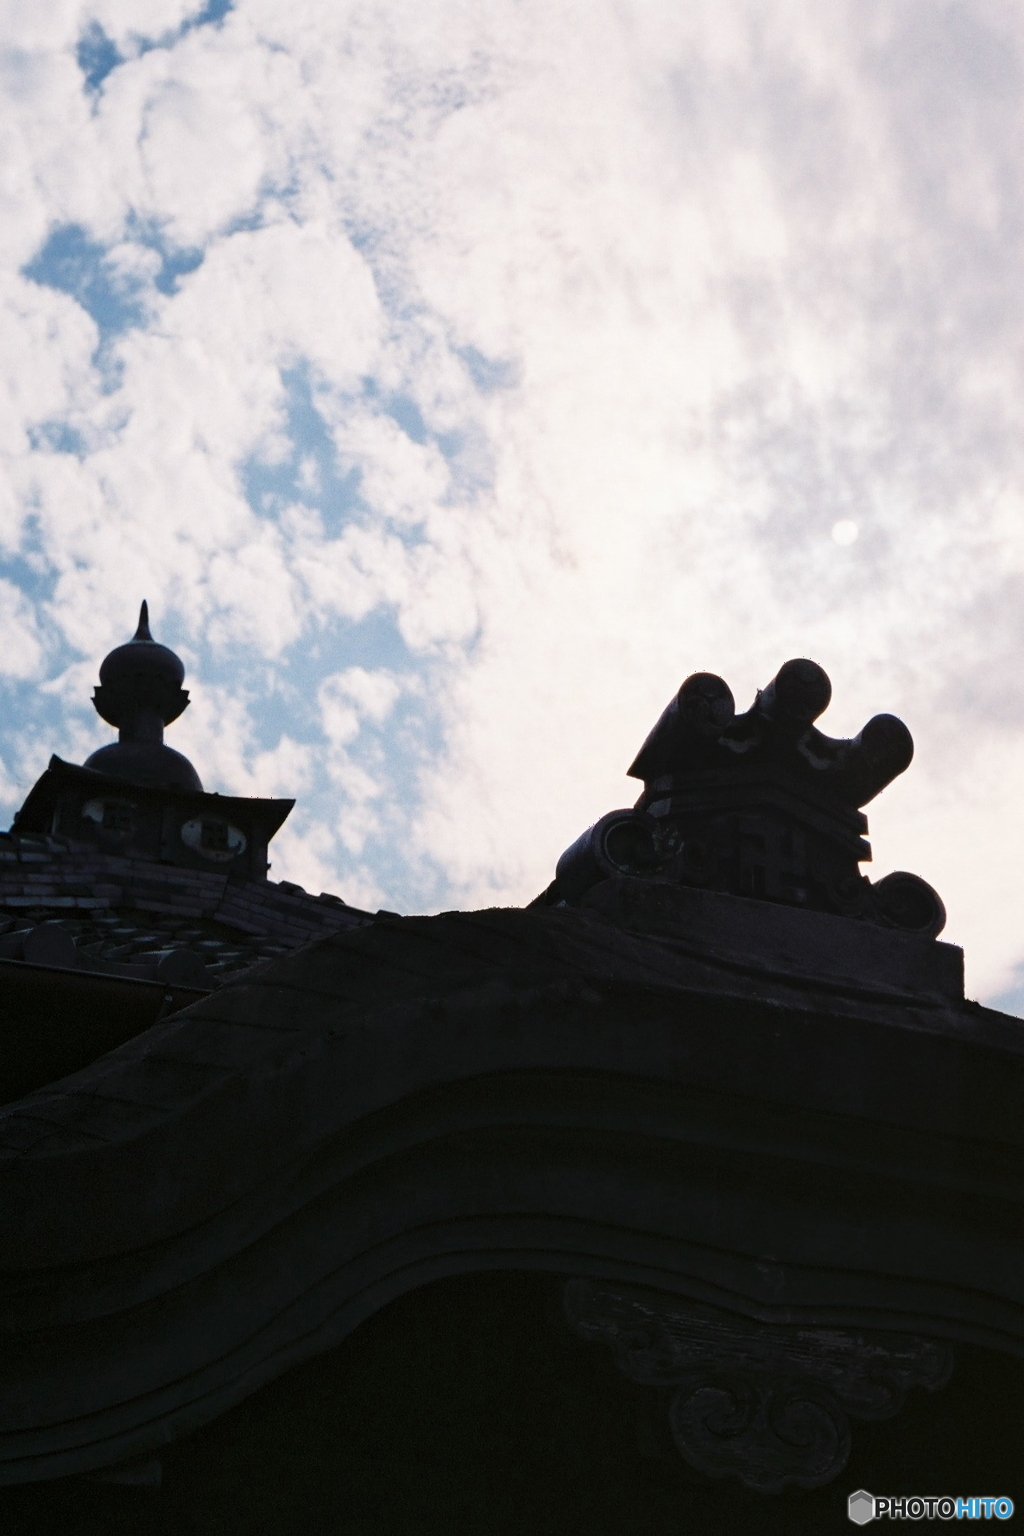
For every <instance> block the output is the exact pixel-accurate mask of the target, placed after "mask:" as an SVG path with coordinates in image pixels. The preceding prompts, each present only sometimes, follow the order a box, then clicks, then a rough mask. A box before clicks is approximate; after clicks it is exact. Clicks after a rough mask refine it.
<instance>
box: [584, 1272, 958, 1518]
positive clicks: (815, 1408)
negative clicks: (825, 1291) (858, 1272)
mask: <svg viewBox="0 0 1024 1536" xmlns="http://www.w3.org/2000/svg"><path fill="white" fill-rule="evenodd" d="M565 1310H566V1315H567V1317H568V1320H569V1324H570V1326H571V1328H572V1329H573V1331H574V1332H575V1333H576V1334H578V1335H579V1336H580V1337H581V1338H584V1339H590V1340H599V1341H603V1342H604V1343H606V1344H609V1345H610V1346H611V1349H612V1353H613V1356H614V1359H615V1363H616V1365H617V1366H618V1368H619V1370H620V1371H621V1372H622V1374H623V1375H624V1376H625V1377H626V1378H627V1379H628V1380H629V1381H630V1382H632V1383H634V1384H635V1385H637V1386H639V1387H645V1388H649V1389H652V1391H653V1393H654V1394H655V1395H656V1396H658V1397H660V1398H662V1399H663V1400H665V1401H666V1402H667V1409H668V1424H669V1428H670V1430H671V1435H672V1439H673V1440H674V1442H675V1445H676V1447H677V1448H678V1450H679V1452H680V1453H681V1454H682V1456H683V1457H684V1458H685V1460H686V1461H687V1462H688V1463H689V1464H690V1465H691V1466H693V1467H695V1468H697V1470H698V1471H700V1472H704V1473H706V1474H708V1475H709V1476H711V1477H729V1476H731V1477H736V1478H738V1479H739V1481H740V1482H741V1483H743V1484H744V1486H745V1487H747V1488H751V1489H753V1490H755V1491H756V1492H758V1493H777V1492H779V1491H780V1490H781V1489H782V1488H784V1487H785V1486H786V1485H787V1484H788V1483H792V1484H795V1485H796V1486H798V1487H801V1488H817V1487H820V1486H821V1485H822V1484H824V1483H828V1482H831V1481H832V1479H833V1478H835V1477H837V1476H838V1474H839V1473H840V1472H841V1471H842V1469H843V1467H844V1466H845V1465H846V1462H847V1459H848V1457H849V1454H850V1418H851V1416H852V1417H854V1418H859V1419H885V1418H889V1417H891V1416H892V1415H893V1414H896V1413H898V1412H899V1410H900V1408H901V1407H902V1405H903V1401H904V1398H905V1397H906V1394H907V1392H908V1390H909V1389H910V1387H912V1386H921V1387H926V1388H928V1389H929V1390H931V1391H934V1390H936V1389H937V1388H939V1387H941V1386H944V1385H945V1383H946V1382H947V1381H948V1379H949V1376H950V1372H951V1371H952V1369H953V1351H952V1349H951V1347H950V1346H949V1345H947V1344H944V1343H941V1342H939V1341H936V1340H934V1339H925V1338H919V1337H915V1336H913V1335H907V1334H878V1333H862V1332H860V1331H857V1330H853V1329H845V1328H815V1327H807V1326H802V1325H792V1326H782V1325H777V1324H765V1323H758V1322H753V1321H751V1320H750V1319H748V1318H744V1317H740V1316H738V1315H735V1314H732V1313H725V1312H719V1311H717V1310H715V1309H713V1308H710V1307H706V1306H702V1305H699V1304H696V1303H693V1304H691V1303H689V1302H684V1301H682V1300H677V1299H676V1298H673V1297H670V1296H667V1295H664V1294H662V1293H659V1292H656V1291H646V1290H641V1289H638V1288H634V1287H630V1286H612V1285H608V1284H605V1283H604V1282H601V1281H591V1280H570V1281H569V1282H568V1284H567V1285H566V1287H565Z"/></svg>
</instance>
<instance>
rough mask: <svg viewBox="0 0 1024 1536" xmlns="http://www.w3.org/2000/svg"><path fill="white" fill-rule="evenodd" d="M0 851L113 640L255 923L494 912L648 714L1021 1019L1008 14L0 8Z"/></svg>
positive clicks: (89, 746) (1020, 39) (77, 738)
mask: <svg viewBox="0 0 1024 1536" xmlns="http://www.w3.org/2000/svg"><path fill="white" fill-rule="evenodd" d="M0 11H2V18H3V19H2V25H0V90H2V91H3V98H4V99H3V102H2V104H0V303H2V305H3V318H2V322H0V324H2V333H3V339H4V345H3V348H2V351H0V455H2V460H3V463H2V470H0V759H2V762H0V820H2V824H3V825H7V824H8V821H9V818H10V817H11V816H12V815H13V813H14V811H15V810H16V809H17V807H18V805H19V804H20V803H21V801H22V799H23V798H24V796H25V794H26V793H27V790H28V789H29V787H30V786H31V784H32V783H33V782H34V780H35V778H36V777H37V776H38V774H39V773H40V772H41V771H42V769H43V768H44V767H45V765H46V762H47V760H48V758H49V756H50V754H51V752H57V753H58V754H59V755H60V756H62V757H64V758H66V759H68V760H70V761H77V762H81V761H82V760H83V758H84V757H85V756H86V755H87V754H88V752H90V751H91V750H93V748H95V747H96V746H99V745H101V744H102V743H104V742H105V741H108V740H110V739H111V732H110V730H109V728H108V727H106V726H105V725H104V724H103V722H102V721H100V720H99V718H98V717H97V716H96V715H95V713H94V711H93V709H92V707H91V704H90V696H91V692H92V687H93V685H94V684H95V682H96V680H97V670H98V666H99V662H100V660H101V659H102V657H103V655H104V654H105V653H106V652H107V650H109V649H110V648H111V647H112V646H114V645H116V644H119V643H120V642H122V641H123V640H125V639H127V638H128V637H129V636H130V635H131V634H132V632H133V631H134V628H135V623H136V619H137V614H138V607H139V603H140V601H141V600H142V598H146V599H148V602H149V607H150V615H151V621H152V626H153V632H154V634H155V636H156V638H157V639H159V640H163V641H164V642H165V643H167V644H169V645H171V646H173V647H174V648H175V649H176V650H177V651H178V652H179V654H180V655H181V656H182V658H183V660H184V661H185V663H186V666H187V669H188V677H187V680H186V685H187V686H188V687H189V689H190V691H191V695H192V705H191V707H190V708H189V709H188V711H187V712H186V714H185V715H184V716H183V717H182V718H181V720H179V721H178V722H177V723H175V724H174V725H173V726H172V727H171V728H170V730H169V732H168V741H169V744H170V745H172V746H174V747H176V748H177V749H178V750H179V751H182V752H185V753H186V754H187V755H188V756H189V757H190V758H191V759H192V761H193V762H194V763H195V765H196V768H197V770H198V771H199V774H200V776H201V778H202V780H203V783H204V785H205V787H206V788H207V789H211V790H219V791H221V792H223V793H232V794H261V795H289V796H291V795H294V796H295V797H296V798H297V802H298V803H297V805H296V808H295V810H294V811H293V813H292V815H291V817H290V819H289V821H288V822H287V823H286V825H285V828H284V829H283V830H282V832H281V833H280V834H279V835H278V837H277V838H276V839H275V842H274V845H273V849H272V858H273V861H274V862H273V869H272V871H271V876H272V878H276V879H290V880H294V881H296V882H298V883H300V884H302V885H304V886H306V887H307V888H308V889H310V890H312V891H313V892H314V893H316V892H319V891H320V890H328V891H332V892H335V893H337V894H338V895H340V896H342V897H344V899H346V900H347V901H349V902H351V903H353V904H354V905H357V906H361V907H366V908H368V909H370V910H376V909H377V908H379V907H383V908H386V909H388V910H392V911H400V912H416V911H423V912H426V911H436V910H439V909H442V908H451V907H461V908H469V907H478V906H487V905H496V904H503V905H507V904H517V903H520V902H522V901H526V900H529V899H530V898H531V897H533V896H534V895H536V894H537V892H539V891H540V890H541V889H543V888H544V886H545V885H546V884H547V883H548V881H549V880H550V879H551V876H552V871H553V867H554V863H555V861H556V859H557V857H558V855H559V853H560V852H561V851H562V849H563V848H564V847H566V846H567V845H568V844H569V843H570V842H572V841H573V839H574V838H575V837H576V836H577V835H578V834H579V833H580V832H581V831H582V830H583V829H584V828H585V827H586V826H588V825H589V824H590V823H591V822H593V821H594V820H596V819H597V817H599V816H600V815H602V814H603V813H604V812H605V811H607V810H611V809H615V808H616V807H619V806H624V805H629V804H631V803H632V802H633V800H634V799H635V798H636V794H637V792H638V788H639V786H638V785H637V784H636V783H635V782H634V781H632V780H629V779H628V778H627V777H626V775H625V769H626V768H627V767H628V765H629V763H630V762H631V761H632V758H633V756H634V755H635V752H636V750H637V748H638V747H639V745H640V743H641V741H642V740H643V738H644V736H645V735H646V734H647V731H648V729H649V728H650V726H651V725H652V724H653V722H654V720H655V719H656V717H657V716H658V714H659V713H660V711H661V709H662V708H663V707H664V705H665V703H666V702H667V701H668V699H669V698H670V697H671V695H672V694H673V692H674V691H675V690H676V688H678V686H679V683H680V682H681V681H682V679H683V678H684V677H686V676H687V675H689V674H690V673H691V672H694V671H698V670H706V671H712V672H716V673H719V674H720V675H722V676H723V677H725V678H726V679H727V681H728V682H729V684H730V686H731V688H732V691H733V693H734V694H735V696H736V699H737V704H738V707H740V708H745V707H746V706H747V705H748V704H749V703H750V702H751V701H752V699H753V697H754V693H755V690H756V689H757V688H758V687H759V686H763V685H764V684H765V683H766V682H767V681H768V680H769V679H770V678H771V677H772V676H773V675H774V673H775V672H776V671H777V669H778V667H779V666H780V665H781V663H782V662H783V661H785V660H786V659H787V658H789V657H791V656H810V657H812V658H813V659H815V660H816V661H818V662H820V663H821V664H822V665H823V666H824V667H825V668H826V670H827V671H828V672H829V674H830V676H831V678H832V683H833V690H834V691H833V703H832V705H831V706H830V708H829V710H828V712H827V714H826V715H825V716H824V717H823V718H822V720H821V721H820V722H819V724H820V725H821V727H822V728H823V729H825V730H826V731H828V732H829V733H830V734H833V735H837V736H844V735H852V734H855V733H856V732H857V731H858V730H859V729H860V727H861V726H862V725H863V723H864V722H865V721H866V720H867V718H868V717H869V716H871V715H873V714H876V713H879V712H890V713H895V714H898V715H899V716H900V717H901V718H903V719H904V720H905V721H906V722H907V724H908V725H909V727H910V729H911V731H912V733H913V735H914V739H915V744H916V756H915V760H914V763H913V765H912V766H911V768H910V769H909V771H908V772H907V773H906V774H905V775H904V776H903V777H902V778H901V779H900V780H899V781H897V782H896V783H895V784H894V785H892V786H891V787H890V788H889V789H888V790H886V791H885V792H884V793H883V794H882V796H881V797H880V798H879V799H878V801H877V802H873V803H872V805H871V806H870V807H869V819H870V823H871V839H872V844H873V848H874V863H873V865H871V866H869V867H868V871H867V872H868V873H870V874H871V875H872V876H873V877H874V878H878V877H879V876H880V875H882V874H884V873H886V872H887V871H889V870H891V869H910V870H913V871H914V872H916V873H918V874H920V875H922V876H923V877H924V878H925V879H927V880H929V881H930V882H931V883H932V884H933V885H934V886H935V887H936V888H937V889H938V890H939V892H940V894H941V895H942V897H943V899H944V901H945V904H946V907H947V910H948V913H949V922H948V926H947V930H946V933H945V935H944V937H946V938H949V939H950V940H952V941H953V942H956V943H961V944H963V945H964V946H965V948H966V954H967V976H968V991H969V994H970V995H972V996H977V997H980V998H982V999H984V1000H986V1001H989V1002H993V1003H996V1004H998V1005H999V1006H1002V1007H1005V1008H1007V1009H1009V1010H1010V1011H1013V1012H1020V1013H1024V895H1022V894H1021V892H1020V888H1019V887H1020V880H1019V871H1020V869H1021V868H1022V864H1024V804H1022V797H1021V795H1020V793H1019V789H1018V786H1019V784H1020V782H1021V777H1022V769H1024V667H1022V658H1024V649H1022V648H1024V282H1022V277H1024V260H1022V258H1024V12H1022V10H1021V7H1020V5H1019V3H1017V0H1012V3H1011V0H1006V3H1004V0H964V3H961V4H945V3H942V0H850V3H845V0H813V3H812V0H776V3H774V4H773V5H772V6H770V7H766V6H765V5H764V4H763V0H750V3H747V0H694V3H692V4H688V5H685V6H682V5H680V4H679V0H585V3H584V0H392V3H384V4H374V3H365V4H358V3H348V0H330V3H327V0H288V3H287V4H285V3H284V0H235V3H233V4H232V3H231V0H208V3H207V4H206V5H205V6H202V5H200V4H198V3H196V0H130V3H129V0H50V3H49V4H47V5H46V6H32V5H28V4H26V3H25V0H2V4H0Z"/></svg>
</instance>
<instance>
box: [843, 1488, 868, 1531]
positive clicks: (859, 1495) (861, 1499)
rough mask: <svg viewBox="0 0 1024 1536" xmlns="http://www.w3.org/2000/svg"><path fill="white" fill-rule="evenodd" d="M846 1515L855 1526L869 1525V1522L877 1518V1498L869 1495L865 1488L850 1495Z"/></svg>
mask: <svg viewBox="0 0 1024 1536" xmlns="http://www.w3.org/2000/svg"><path fill="white" fill-rule="evenodd" d="M846 1513H847V1514H848V1515H849V1517H850V1519H851V1520H852V1521H853V1523H854V1525H867V1523H868V1521H869V1520H873V1519H874V1518H875V1496H874V1494H872V1493H868V1492H867V1490H866V1489H865V1488H858V1489H857V1492H856V1493H851V1494H850V1499H849V1503H848V1504H847V1506H846Z"/></svg>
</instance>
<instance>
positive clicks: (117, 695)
mask: <svg viewBox="0 0 1024 1536" xmlns="http://www.w3.org/2000/svg"><path fill="white" fill-rule="evenodd" d="M184 681H185V668H184V666H183V665H182V662H181V658H180V657H178V656H176V655H175V654H174V652H173V651H172V650H169V649H168V647H167V646H166V645H159V644H158V643H157V641H155V640H154V639H153V636H152V635H151V634H150V631H149V604H148V603H146V602H143V604H142V607H141V608H140V610H139V625H138V628H137V629H136V631H135V634H134V635H133V636H132V638H131V639H130V640H129V641H128V643H127V644H126V645H119V646H117V648H116V649H115V650H113V651H111V652H110V655H109V656H108V657H107V658H106V659H105V661H103V662H102V663H101V665H100V681H99V687H98V688H97V689H96V691H95V692H94V694H93V696H92V702H93V706H94V707H95V710H96V713H97V714H98V715H99V716H100V718H101V719H102V720H106V722H107V724H108V725H115V726H117V727H118V731H119V735H118V740H117V741H116V742H112V743H111V745H110V746H108V747H100V748H98V749H97V751H95V752H94V753H93V754H92V756H91V757H87V758H86V760H85V767H86V768H92V769H94V770H95V771H96V772H97V773H106V774H109V775H111V776H112V777H113V778H115V779H128V780H129V781H130V782H131V783H132V784H149V785H152V786H154V787H155V788H158V789H188V790H194V791H197V792H199V793H201V792H202V788H203V786H202V784H201V783H200V781H199V775H198V773H196V771H195V769H194V768H193V766H192V764H191V763H190V762H189V760H188V758H187V757H182V755H181V753H180V752H175V751H174V750H173V748H171V747H168V746H165V745H164V726H165V725H170V724H171V722H172V721H174V720H177V718H178V716H179V715H182V714H184V712H185V710H186V709H187V708H188V705H189V697H188V693H187V691H186V690H185V689H184V688H182V686H181V685H182V683H183V682H184Z"/></svg>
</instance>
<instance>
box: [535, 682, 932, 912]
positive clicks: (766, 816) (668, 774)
mask: <svg viewBox="0 0 1024 1536" xmlns="http://www.w3.org/2000/svg"><path fill="white" fill-rule="evenodd" d="M831 697H832V685H831V683H830V682H829V679H828V676H827V674H826V673H825V671H824V670H823V669H822V668H821V667H820V666H818V665H817V663H816V662H813V661H807V660H803V659H797V660H793V661H787V662H786V663H785V665H784V666H783V667H782V668H781V669H780V670H779V672H778V673H777V675H776V676H775V678H773V680H772V681H771V682H770V683H769V684H768V686H767V687H766V688H763V689H761V690H759V692H758V694H757V697H756V698H755V700H754V702H753V704H752V705H751V707H750V708H749V709H748V710H747V711H746V712H745V713H743V714H737V713H736V709H735V704H734V701H733V696H732V693H731V692H730V690H729V687H728V685H727V684H726V683H725V682H723V680H722V679H721V678H720V677H716V676H714V674H712V673H710V672H697V673H694V675H693V676H692V677H688V678H687V679H686V681H685V682H684V683H683V685H682V687H681V688H680V689H679V692H678V693H677V694H676V696H675V698H673V699H672V700H671V702H670V703H669V705H668V706H667V708H666V709H665V711H664V713H663V714H662V716H661V718H660V719H659V720H658V722H657V724H656V725H655V727H654V729H653V730H652V731H651V733H650V735H649V736H648V737H647V740H646V741H645V742H644V744H643V746H642V747H641V748H640V751H639V752H638V754H637V756H636V758H635V759H634V761H633V763H632V765H631V766H630V768H629V774H630V776H631V777H633V778H637V779H641V780H642V781H643V784H644V790H643V793H642V794H641V796H640V798H639V800H638V801H637V803H636V805H635V807H634V808H633V809H632V810H621V811H611V812H609V813H608V815H606V816H603V817H602V818H601V819H600V821H598V822H597V823H595V825H594V826H592V827H590V828H588V830H587V831H586V832H585V833H583V835H582V836H581V837H580V838H578V839H577V841H576V842H575V843H573V844H572V846H571V847H570V848H568V849H567V850H566V851H565V853H563V855H562V857H561V858H560V859H559V861H558V866H557V870H556V876H555V880H554V882H553V884H552V885H551V886H550V887H549V888H548V890H547V891H546V892H545V894H544V897H543V898H542V900H543V901H544V902H545V903H546V904H548V905H552V904H554V905H557V904H559V903H562V902H565V903H568V904H573V903H575V902H577V901H579V900H580V899H581V897H583V896H584V895H585V893H586V892H587V891H588V890H590V889H592V888H593V887H594V886H595V885H597V884H598V883H599V882H600V881H602V880H605V879H609V878H617V877H627V878H630V877H631V878H640V879H644V880H660V881H666V882H669V883H673V884H677V885H684V886H696V887H704V888H706V889H708V890H716V891H721V892H726V893H729V894H731V895H735V896H745V897H753V898H754V899H757V900H761V901H771V902H781V903H785V904H787V905H790V906H794V907H803V908H805V909H810V910H816V911H821V912H832V913H835V914H837V915H840V916H844V917H856V918H860V919H863V920H864V921H866V922H870V923H875V924H880V925H881V926H883V927H890V928H897V929H902V930H903V931H906V932H913V933H918V934H924V935H927V936H929V937H932V938H934V937H935V936H936V935H937V934H938V933H940V932H941V931H942V927H943V925H944V923H945V910H944V908H943V905H942V902H941V900H940V899H939V897H938V895H937V893H936V892H935V891H934V890H933V889H932V887H931V886H930V885H928V884H927V883H926V882H925V881H924V880H922V879H920V878H919V877H918V876H917V875H912V874H908V873H906V872H904V871H897V872H895V873H893V874H890V875H887V876H886V877H885V878H884V879H882V880H879V881H878V882H877V883H875V884H872V883H871V882H870V881H869V880H868V879H866V878H865V877H864V876H863V875H862V874H861V873H860V870H859V868H858V866H859V865H860V864H861V863H863V862H865V861H867V860H869V859H870V858H871V849H870V846H869V845H868V843H867V841H866V840H865V838H864V834H865V833H866V831H867V818H866V817H865V816H864V814H863V812H862V810H861V807H862V806H864V805H866V804H867V803H868V802H869V801H870V800H872V799H874V797H875V796H876V795H877V794H878V793H879V792H880V791H881V790H882V789H884V788H885V786H886V785H887V784H889V783H890V782H891V781H892V780H893V779H894V778H896V776H897V775H898V774H900V773H902V772H903V771H904V769H905V768H906V767H907V766H908V765H909V763H910V761H911V758H912V757H913V754H914V744H913V740H912V738H911V735H910V732H909V731H908V729H907V727H906V726H905V725H904V724H903V722H902V720H898V719H897V718H896V716H895V715H875V716H874V718H873V719H871V720H869V721H868V723H867V725H866V726H865V727H864V729H863V730H862V731H861V732H860V734H859V735H858V736H855V737H853V738H852V739H850V740H840V739H836V738H834V737H830V736H826V735H825V734H824V733H823V732H821V731H819V730H818V729H817V727H816V726H815V724H814V722H815V720H816V719H817V718H818V717H819V716H820V715H821V714H822V713H823V712H824V710H825V709H826V707H827V706H828V703H829V700H830V699H831Z"/></svg>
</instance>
